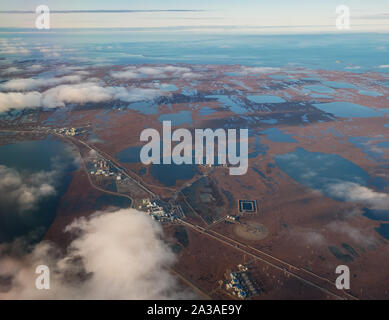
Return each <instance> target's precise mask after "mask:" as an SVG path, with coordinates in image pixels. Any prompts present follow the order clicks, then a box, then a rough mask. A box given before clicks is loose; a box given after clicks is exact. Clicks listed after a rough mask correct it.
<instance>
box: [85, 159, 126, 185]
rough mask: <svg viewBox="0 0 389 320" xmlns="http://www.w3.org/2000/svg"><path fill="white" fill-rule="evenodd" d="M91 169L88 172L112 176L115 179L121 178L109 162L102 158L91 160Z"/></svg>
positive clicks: (95, 174)
mask: <svg viewBox="0 0 389 320" xmlns="http://www.w3.org/2000/svg"><path fill="white" fill-rule="evenodd" d="M92 162H93V169H92V170H91V171H90V174H91V175H92V176H93V175H94V176H103V177H112V178H115V179H116V180H118V181H120V180H122V176H121V175H120V174H119V173H117V172H116V170H115V171H113V170H112V167H111V165H110V164H109V162H107V161H105V160H103V159H94V160H93V161H92Z"/></svg>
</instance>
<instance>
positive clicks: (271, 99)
mask: <svg viewBox="0 0 389 320" xmlns="http://www.w3.org/2000/svg"><path fill="white" fill-rule="evenodd" d="M247 99H249V100H250V101H252V102H255V103H283V102H286V100H285V99H283V98H281V97H278V96H271V95H263V96H247Z"/></svg>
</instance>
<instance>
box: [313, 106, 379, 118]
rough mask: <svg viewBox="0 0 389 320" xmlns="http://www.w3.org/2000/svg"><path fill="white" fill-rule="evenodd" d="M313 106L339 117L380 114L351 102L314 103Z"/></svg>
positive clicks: (361, 116)
mask: <svg viewBox="0 0 389 320" xmlns="http://www.w3.org/2000/svg"><path fill="white" fill-rule="evenodd" d="M313 106H314V107H315V108H317V109H320V110H322V111H324V112H326V113H331V114H333V115H334V116H335V117H340V118H369V117H378V116H380V115H381V114H380V113H379V112H377V111H375V110H373V109H370V108H368V107H365V106H362V105H359V104H356V103H351V102H328V103H315V104H313Z"/></svg>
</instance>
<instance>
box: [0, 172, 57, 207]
mask: <svg viewBox="0 0 389 320" xmlns="http://www.w3.org/2000/svg"><path fill="white" fill-rule="evenodd" d="M56 176H57V173H56V172H55V171H51V172H44V171H42V172H37V173H32V174H21V173H19V172H18V171H16V170H14V169H12V168H8V167H6V166H3V165H0V209H1V211H4V212H5V211H9V210H12V211H13V212H24V211H26V210H30V209H32V208H34V207H35V206H36V205H37V203H38V202H39V201H40V200H41V199H43V198H47V197H49V196H52V195H54V194H55V193H56V191H55V178H56Z"/></svg>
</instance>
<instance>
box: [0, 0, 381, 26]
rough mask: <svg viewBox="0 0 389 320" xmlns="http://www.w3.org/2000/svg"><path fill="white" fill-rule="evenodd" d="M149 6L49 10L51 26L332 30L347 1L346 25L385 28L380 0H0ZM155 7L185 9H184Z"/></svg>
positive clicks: (30, 7) (4, 5)
mask: <svg viewBox="0 0 389 320" xmlns="http://www.w3.org/2000/svg"><path fill="white" fill-rule="evenodd" d="M41 4H45V5H47V6H48V7H49V8H50V10H51V11H56V10H60V11H62V10H86V11H88V10H154V11H153V12H122V13H120V12H116V13H95V12H83V13H66V14H65V13H52V14H51V18H50V19H51V27H52V28H150V27H152V28H166V27H181V26H187V27H188V26H193V27H202V28H204V27H221V26H234V27H249V28H252V27H276V26H283V27H294V28H296V27H304V28H306V29H311V30H315V29H331V28H332V29H333V28H334V26H335V21H336V14H335V10H336V7H337V6H339V5H347V6H349V8H350V11H351V23H352V29H354V30H356V31H385V32H389V1H385V0H369V1H366V0H325V1H323V0H271V1H268V0H239V1H238V0H196V1H189V0H144V1H132V0H129V1H128V0H127V1H125V0H111V1H105V0H83V1H79V0H67V1H59V0H45V1H40V0H38V1H34V0H1V2H0V11H11V10H17V11H19V10H22V11H31V12H33V11H35V8H36V7H37V6H38V5H41ZM158 10H189V11H185V12H177V11H170V12H169V11H160V12H158ZM35 18H36V14H35V13H28V14H20V13H0V27H2V28H4V27H13V28H33V27H34V21H35Z"/></svg>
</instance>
